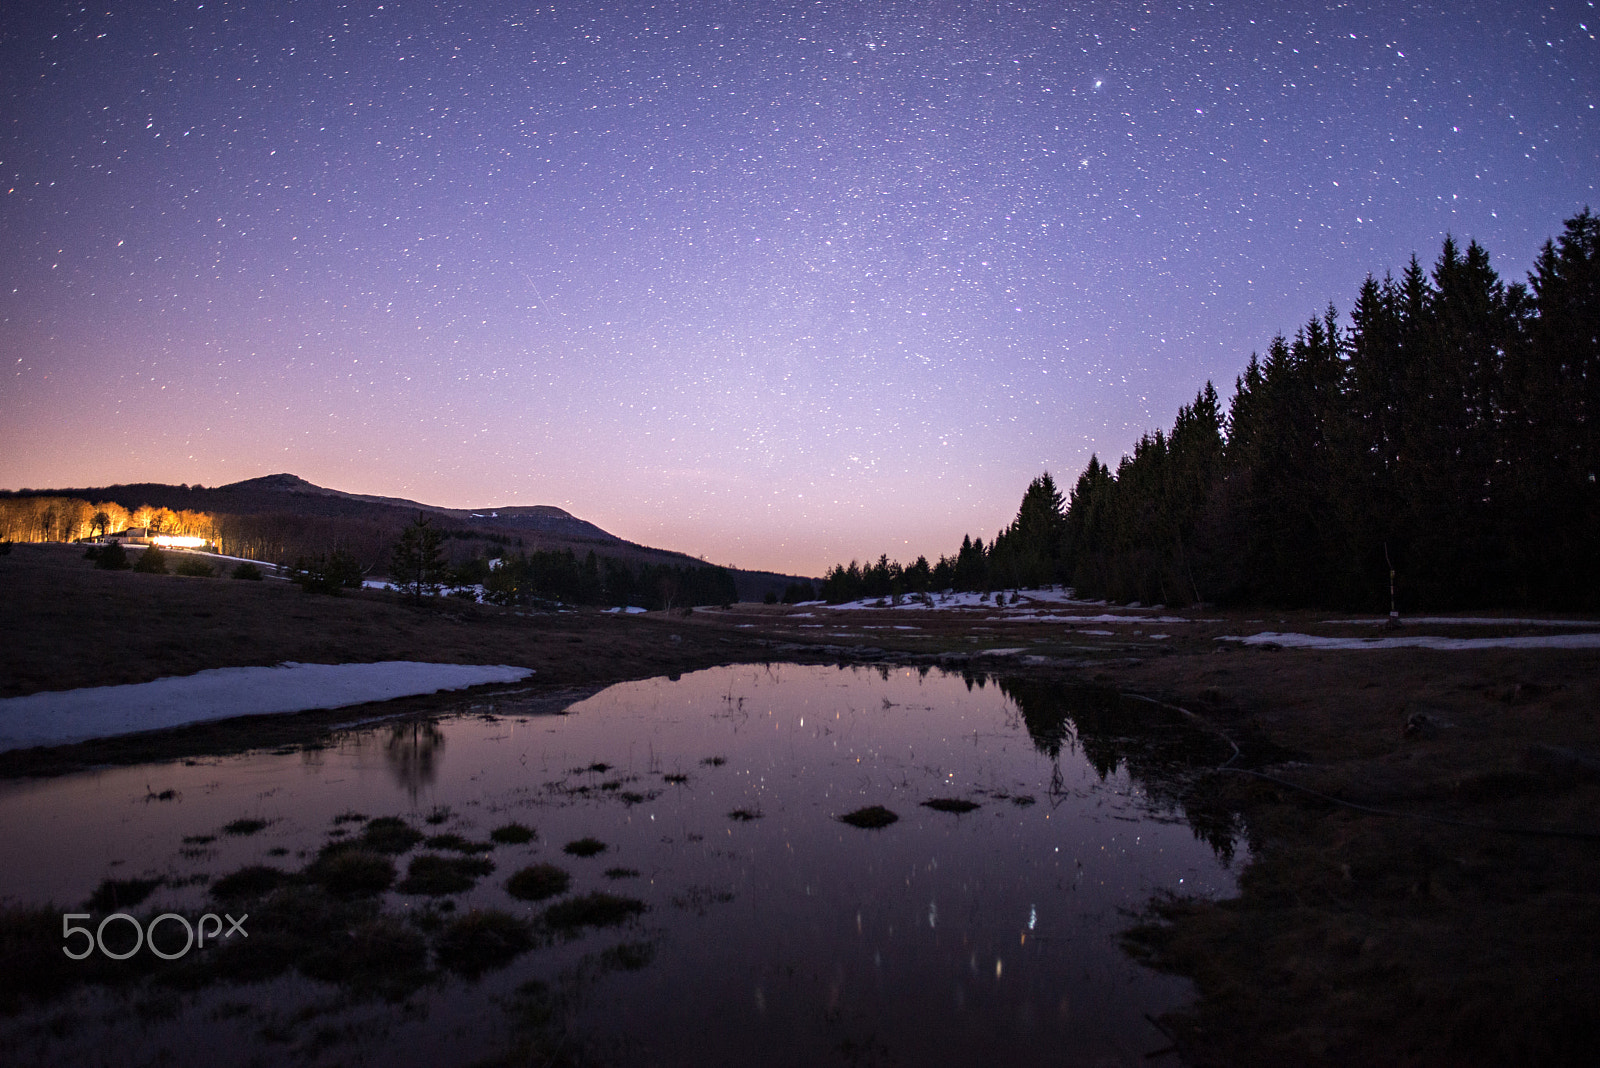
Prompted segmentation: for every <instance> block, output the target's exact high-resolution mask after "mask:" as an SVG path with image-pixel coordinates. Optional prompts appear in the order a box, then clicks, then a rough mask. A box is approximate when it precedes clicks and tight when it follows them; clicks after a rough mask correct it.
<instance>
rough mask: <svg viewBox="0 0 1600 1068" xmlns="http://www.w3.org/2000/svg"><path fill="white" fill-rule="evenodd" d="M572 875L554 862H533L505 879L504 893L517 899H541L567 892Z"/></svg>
mask: <svg viewBox="0 0 1600 1068" xmlns="http://www.w3.org/2000/svg"><path fill="white" fill-rule="evenodd" d="M571 885H572V876H570V875H568V874H567V873H566V872H565V871H563V870H562V869H560V868H558V867H556V866H555V865H554V864H533V865H529V866H528V867H526V868H523V869H522V870H521V871H519V872H517V873H516V874H514V875H513V876H511V878H510V879H507V880H506V893H508V894H510V895H511V896H512V897H514V898H516V899H517V900H518V901H543V900H545V899H546V898H551V897H556V896H558V895H561V894H564V893H566V892H567V888H568V887H569V886H571Z"/></svg>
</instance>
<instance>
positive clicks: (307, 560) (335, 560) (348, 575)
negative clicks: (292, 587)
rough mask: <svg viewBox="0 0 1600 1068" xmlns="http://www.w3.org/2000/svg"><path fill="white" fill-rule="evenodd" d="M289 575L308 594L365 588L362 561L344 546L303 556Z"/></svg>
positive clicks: (331, 593)
mask: <svg viewBox="0 0 1600 1068" xmlns="http://www.w3.org/2000/svg"><path fill="white" fill-rule="evenodd" d="M289 578H290V579H291V580H292V581H293V582H294V583H295V584H296V585H298V586H299V587H300V588H301V589H302V590H305V591H306V592H307V593H326V594H330V595H337V594H338V593H339V591H340V590H359V589H360V588H361V579H362V570H361V562H360V561H359V560H357V559H356V558H355V556H354V555H353V554H352V553H350V552H347V551H346V550H344V549H335V550H334V551H333V552H331V553H318V554H317V555H316V556H302V557H300V558H299V559H297V560H296V561H295V562H294V567H293V568H291V569H290V571H289Z"/></svg>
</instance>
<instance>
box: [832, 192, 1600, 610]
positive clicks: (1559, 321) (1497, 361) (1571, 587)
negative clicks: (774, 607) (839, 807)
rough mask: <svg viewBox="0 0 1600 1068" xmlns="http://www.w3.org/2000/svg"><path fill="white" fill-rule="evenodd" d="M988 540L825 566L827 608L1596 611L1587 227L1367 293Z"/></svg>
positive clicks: (1453, 262)
mask: <svg viewBox="0 0 1600 1068" xmlns="http://www.w3.org/2000/svg"><path fill="white" fill-rule="evenodd" d="M1350 318H1351V322H1350V325H1349V326H1348V327H1346V326H1342V325H1341V324H1340V323H1339V322H1338V321H1337V319H1336V317H1335V314H1334V311H1333V309H1332V308H1329V309H1328V311H1327V312H1326V313H1325V314H1324V315H1322V316H1319V317H1317V318H1313V319H1312V320H1311V321H1309V322H1308V323H1307V324H1306V325H1305V326H1304V327H1302V328H1301V329H1300V330H1299V331H1298V332H1297V333H1296V334H1295V336H1294V338H1293V339H1292V340H1291V339H1286V338H1283V337H1278V338H1276V339H1274V340H1273V342H1272V343H1271V344H1270V345H1269V346H1268V348H1267V353H1266V356H1265V358H1260V357H1258V356H1256V355H1252V356H1251V357H1250V362H1249V364H1248V366H1247V367H1246V368H1245V370H1244V373H1243V374H1241V375H1240V376H1239V377H1238V379H1237V381H1236V382H1235V389H1234V395H1233V398H1232V400H1231V401H1230V402H1229V403H1228V405H1227V408H1226V411H1224V409H1223V405H1222V403H1221V401H1220V400H1219V398H1218V396H1217V392H1216V390H1215V389H1214V388H1213V387H1212V386H1211V384H1210V383H1207V384H1206V386H1205V388H1204V389H1202V390H1201V391H1200V392H1199V394H1198V395H1197V396H1196V397H1195V399H1194V401H1193V402H1192V403H1191V404H1188V405H1185V406H1184V407H1183V408H1181V409H1180V410H1179V412H1178V417H1177V420H1176V421H1175V422H1174V424H1173V427H1172V429H1171V431H1170V432H1162V431H1159V430H1158V431H1156V432H1155V433H1153V434H1149V435H1146V436H1145V437H1143V438H1141V439H1140V440H1139V442H1138V443H1137V444H1136V445H1135V446H1134V450H1133V453H1132V454H1131V455H1129V456H1124V457H1123V458H1122V460H1121V461H1120V462H1119V463H1118V465H1117V468H1116V470H1115V471H1113V470H1111V469H1110V468H1109V467H1108V466H1107V465H1106V464H1104V463H1101V462H1100V460H1099V459H1098V457H1092V458H1091V459H1090V461H1089V465H1088V467H1087V468H1085V470H1084V471H1083V473H1082V474H1081V475H1079V477H1078V480H1077V482H1076V483H1075V484H1074V486H1073V487H1072V489H1071V491H1070V493H1069V495H1068V496H1067V498H1066V499H1065V500H1063V498H1062V497H1061V494H1060V492H1059V491H1058V490H1057V488H1056V486H1055V484H1054V482H1053V481H1052V480H1051V478H1050V476H1049V475H1048V474H1045V475H1043V476H1041V477H1040V478H1038V479H1035V480H1034V482H1033V483H1032V484H1031V485H1030V486H1029V487H1028V491H1027V493H1026V494H1025V495H1024V497H1023V501H1022V506H1021V508H1020V509H1019V510H1018V514H1017V517H1016V519H1015V520H1014V521H1013V522H1012V524H1011V525H1010V526H1009V527H1007V528H1006V529H1005V530H1004V531H1002V532H1001V533H1000V534H999V535H998V536H997V537H996V538H995V539H994V541H993V543H992V544H991V545H989V546H984V544H983V542H982V541H981V539H980V540H976V541H974V540H972V539H970V538H968V539H966V540H964V541H963V543H962V548H961V550H960V551H959V552H958V553H957V554H956V556H954V557H941V558H940V560H939V563H938V564H936V565H934V566H932V567H931V568H930V567H928V565H927V561H926V560H925V559H919V560H918V562H917V564H916V565H913V567H908V568H902V567H900V565H898V564H896V563H891V562H889V561H888V560H887V559H886V558H881V557H880V559H879V561H878V564H876V565H873V566H869V567H867V568H862V567H860V566H859V565H857V564H855V563H853V562H852V563H851V564H850V565H849V566H848V567H844V566H840V567H836V568H834V570H833V571H831V572H829V574H828V577H827V580H826V582H825V585H824V589H823V595H824V596H825V597H827V598H828V599H829V600H832V601H836V602H837V601H844V600H852V599H855V598H859V597H872V596H888V595H890V594H893V593H905V592H915V591H916V590H918V589H945V588H954V589H958V590H978V589H998V588H1002V587H1016V586H1030V585H1039V584H1045V583H1052V582H1060V583H1066V584H1069V585H1071V586H1073V587H1075V588H1076V590H1077V591H1078V593H1079V595H1081V596H1085V597H1096V598H1106V599H1109V600H1114V601H1133V600H1137V601H1144V602H1161V603H1166V604H1183V603H1190V602H1196V601H1212V602H1235V603H1237V602H1258V603H1270V604H1279V605H1286V606H1293V605H1305V606H1312V605H1327V606H1341V607H1352V608H1354V607H1365V608H1384V607H1387V606H1388V604H1389V596H1390V594H1389V590H1390V574H1391V569H1392V570H1393V573H1394V577H1395V583H1396V586H1397V593H1398V598H1399V603H1400V606H1401V607H1402V608H1406V609H1415V608H1422V607H1431V608H1452V607H1467V606H1475V605H1477V606H1482V605H1506V606H1513V605H1525V606H1537V607H1545V608H1579V607H1585V608H1592V607H1596V606H1597V605H1600V487H1597V485H1596V474H1597V471H1600V219H1597V218H1596V217H1595V216H1594V215H1592V214H1591V213H1590V212H1589V211H1588V210H1587V209H1586V210H1585V211H1584V212H1582V213H1581V214H1579V215H1577V216H1575V217H1574V218H1572V219H1569V220H1568V221H1567V223H1566V225H1565V229H1564V231H1563V232H1562V234H1561V236H1560V237H1559V238H1557V239H1556V240H1554V241H1549V242H1546V244H1545V247H1544V249H1543V250H1542V251H1541V252H1540V254H1539V256H1538V259H1537V261H1536V262H1535V264H1534V268H1533V270H1532V272H1531V273H1530V274H1529V277H1528V281H1527V283H1526V284H1524V283H1512V284H1509V285H1507V284H1506V283H1504V282H1503V281H1502V280H1501V279H1500V278H1499V276H1498V275H1497V274H1496V273H1495V271H1494V269H1493V268H1492V267H1491V266H1490V264H1489V256H1488V254H1487V253H1486V252H1485V251H1484V250H1483V249H1482V248H1481V247H1480V246H1479V245H1478V244H1477V243H1476V242H1474V243H1471V244H1469V245H1468V246H1467V248H1466V249H1465V250H1464V251H1463V250H1462V249H1461V248H1460V247H1459V246H1458V245H1456V243H1455V242H1454V241H1452V240H1449V239H1446V241H1445V243H1444V247H1443V250H1442V251H1441V253H1440V255H1439V259H1438V261H1437V262H1436V263H1435V264H1434V267H1433V270H1432V271H1431V272H1429V271H1426V270H1424V269H1423V267H1422V266H1421V264H1419V263H1418V262H1417V260H1416V258H1415V257H1413V258H1412V260H1411V263H1410V264H1409V265H1408V266H1407V268H1406V270H1405V271H1404V273H1403V274H1402V275H1401V277H1400V278H1399V279H1395V278H1393V277H1392V276H1386V277H1385V278H1383V279H1382V280H1381V281H1380V280H1377V279H1375V278H1372V277H1370V276H1369V277H1368V278H1367V280H1366V282H1365V283H1364V284H1363V285H1362V286H1361V290H1360V293H1359V295H1358V296H1357V298H1356V303H1355V308H1354V311H1353V312H1352V313H1351V317H1350Z"/></svg>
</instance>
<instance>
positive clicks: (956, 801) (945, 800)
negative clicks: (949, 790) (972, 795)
mask: <svg viewBox="0 0 1600 1068" xmlns="http://www.w3.org/2000/svg"><path fill="white" fill-rule="evenodd" d="M922 807H923V808H931V809H933V810H934V811H935V812H953V813H955V814H956V815H958V816H959V815H961V814H962V813H965V812H972V811H974V810H975V809H977V808H978V803H977V802H976V801H968V800H967V799H966V798H964V797H934V798H929V799H928V800H927V801H924V802H923V803H922Z"/></svg>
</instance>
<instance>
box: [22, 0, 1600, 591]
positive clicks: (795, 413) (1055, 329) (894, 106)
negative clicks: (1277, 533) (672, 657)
mask: <svg viewBox="0 0 1600 1068" xmlns="http://www.w3.org/2000/svg"><path fill="white" fill-rule="evenodd" d="M1597 29H1600V11H1597V10H1596V9H1595V7H1594V6H1593V4H1592V3H1588V2H1585V0H1577V2H1560V3H1555V4H1552V5H1548V6H1547V5H1534V4H1527V3H1511V2H1498V3H1474V2H1471V0H1467V2H1464V3H1439V4H1385V3H1379V4H1370V5H1363V4H1330V5H1319V6H1306V7H1301V8H1299V9H1296V10H1290V9H1288V8H1286V7H1285V6H1284V5H1281V4H1267V3H1262V4H1255V5H1250V4H1230V3H1218V4H1192V5H1177V6H1169V5H1164V4H1163V5H1156V4H1150V5H1141V4H1127V3H1098V4H1086V3H1056V4H1051V5H1035V4H1019V3H994V2H987V3H910V2H903V3H877V2H854V3H843V2H835V0H822V2H772V3H766V2H757V0H743V2H738V3H728V2H722V3H703V2H702V3H692V4H690V3H682V4H673V3H659V4H641V3H633V2H629V0H614V2H609V3H565V2H557V3H554V4H546V5H543V6H530V5H526V4H520V3H495V2H487V0H486V2H478V3H465V2H462V3H449V2H443V0H441V2H434V3H421V2H418V0H398V2H395V0H384V2H383V3H375V2H373V3H368V2H361V3H331V2H313V0H306V2H300V3H292V2H285V0H276V2H269V0H246V2H232V0H224V2H218V0H207V2H206V3H204V4H200V3H195V2H192V0H190V2H185V3H173V2H166V0H137V2H135V0H129V2H115V3H104V4H101V5H100V6H98V7H91V8H84V7H80V6H78V5H76V4H71V5H68V4H59V3H37V2H33V0H23V2H20V3H16V4H8V5H7V6H6V9H5V12H4V13H3V14H0V86H3V94H4V95H3V101H4V103H3V112H0V119H3V122H4V126H3V131H0V361H3V363H4V364H5V365H7V367H6V374H5V378H4V379H3V382H4V384H3V386H0V486H4V487H9V488H19V487H24V486H33V487H41V486H83V485H103V484H107V483H111V482H131V481H144V480H150V481H164V482H189V483H203V484H205V485H218V484H222V483H226V482H231V481H236V480H238V479H243V478H250V477H254V476H256V475H262V474H268V473H272V472H277V471H292V472H294V473H296V474H299V475H301V476H302V477H305V478H308V479H310V480H311V481H313V482H316V483H318V484H321V485H328V486H333V487H336V488H339V489H344V490H349V491H352V492H359V493H379V494H388V495H396V496H405V497H411V498H414V499H418V500H422V501H426V502H429V503H433V504H439V505H446V506H456V507H464V506H490V505H509V504H556V505H560V506H562V507H565V508H567V509H568V510H570V511H572V512H573V513H575V514H576V515H579V516H581V517H582V518H585V519H588V520H590V521H592V522H595V523H598V524H600V525H601V526H603V527H605V528H607V529H608V530H611V531H612V532H614V533H617V534H620V535H622V536H624V537H627V538H630V539H633V540H636V541H641V542H645V543H648V544H654V545H660V546H663V547H667V548H674V549H679V550H683V551H687V552H690V553H694V554H703V555H705V556H706V557H707V558H709V559H711V560H713V561H715V562H717V563H730V564H736V565H738V566H742V567H759V568H772V569H781V570H792V571H798V572H801V573H809V574H819V573H820V572H821V571H822V570H823V569H824V568H825V567H827V566H828V565H830V564H832V563H834V562H836V561H838V560H848V559H849V558H851V557H861V558H865V557H874V558H875V557H876V555H877V554H878V553H879V552H884V551H887V552H888V553H889V554H890V555H891V556H898V557H900V558H901V559H905V560H910V559H911V558H913V557H915V556H916V555H917V554H918V553H927V554H928V555H929V556H930V557H935V558H936V557H937V555H938V554H939V553H940V552H951V551H953V550H954V549H955V548H956V546H957V545H958V544H959V542H960V538H961V535H962V534H963V533H967V532H970V533H972V534H974V535H981V536H983V537H985V538H988V537H989V536H992V535H993V533H994V532H995V530H997V529H998V528H999V527H1001V526H1003V525H1004V524H1005V523H1007V522H1009V521H1010V519H1011V517H1012V516H1013V515H1014V513H1015V509H1016V505H1017V502H1018V500H1019V499H1020V498H1021V495H1022V491H1023V490H1024V489H1025V488H1026V486H1027V483H1028V481H1029V480H1030V479H1031V478H1033V477H1034V476H1036V475H1037V474H1039V472H1040V471H1042V470H1046V469H1048V470H1050V471H1051V472H1052V473H1053V474H1054V475H1055V476H1056V478H1057V480H1058V482H1061V483H1063V484H1068V485H1070V483H1071V481H1072V480H1073V479H1075V478H1076V476H1077V474H1078V472H1079V470H1080V469H1081V468H1082V466H1083V465H1084V463H1085V462H1087V460H1088V458H1089V455H1090V453H1091V452H1098V453H1099V454H1100V455H1101V456H1102V458H1109V459H1111V460H1112V462H1113V466H1114V465H1115V459H1116V457H1118V456H1120V455H1121V453H1122V452H1123V451H1125V450H1128V449H1130V448H1131V447H1132V444H1133V442H1134V440H1135V439H1136V438H1137V437H1138V436H1139V434H1141V433H1143V432H1145V431H1147V430H1153V429H1155V428H1157V427H1165V426H1170V424H1171V421H1172V418H1173V416H1174V415H1175V413H1176V410H1177V408H1178V406H1179V405H1180V404H1182V403H1184V402H1186V401H1187V400H1189V399H1191V398H1192V397H1193V395H1194V393H1195V392H1196V391H1197V390H1198V389H1199V388H1200V387H1201V386H1202V385H1203V384H1204V382H1205V381H1206V380H1207V379H1208V378H1210V379H1212V380H1214V381H1215V382H1216V383H1217V386H1218V388H1219V390H1221V391H1222V392H1223V394H1224V396H1227V395H1229V394H1230V393H1231V389H1232V383H1233V380H1234V377H1235V375H1237V374H1238V372H1239V371H1240V370H1241V369H1242V368H1243V366H1244V363H1245V361H1246V360H1247V358H1248V357H1249V354H1250V352H1251V351H1253V350H1256V351H1259V350H1264V349H1265V347H1266V345H1267V343H1268V341H1269V340H1270V339H1271V338H1272V336H1273V335H1274V334H1276V333H1280V332H1281V333H1286V334H1292V333H1293V331H1294V330H1295V329H1296V328H1297V327H1298V326H1299V325H1300V324H1302V323H1304V322H1305V320H1306V319H1307V318H1309V317H1310V316H1311V315H1313V314H1315V313H1317V312H1319V311H1321V310H1322V309H1323V308H1325V307H1326V306H1327V304H1328V303H1329V302H1330V301H1332V302H1333V303H1334V304H1335V305H1336V306H1337V307H1338V308H1339V310H1340V311H1341V312H1344V311H1347V310H1348V308H1349V305H1350V302H1351V300H1352V299H1353V297H1354V295H1355V292H1356V289H1357V287H1358V285H1359V283H1360V281H1361V279H1362V278H1363V277H1364V276H1365V275H1366V274H1367V273H1368V272H1371V273H1374V274H1377V275H1379V276H1381V275H1382V274H1383V273H1384V272H1385V271H1390V270H1392V271H1394V272H1395V273H1399V270H1400V269H1401V268H1402V267H1403V266H1404V264H1405V262H1406V261H1407V260H1408V259H1409V257H1410V256H1411V254H1412V253H1413V252H1415V253H1417V254H1418V255H1419V256H1420V257H1421V258H1422V260H1423V261H1424V263H1425V264H1429V265H1431V263H1432V261H1433V259H1434V258H1435V257H1436V256H1437V255H1438V249H1439V243H1440V241H1441V240H1442V239H1443V237H1444V235H1445V234H1446V233H1447V232H1449V233H1454V234H1455V235H1456V236H1457V237H1458V238H1461V239H1462V240H1466V239H1470V238H1476V239H1477V240H1478V241H1479V242H1480V243H1482V244H1483V245H1484V246H1485V247H1486V248H1487V249H1488V250H1489V251H1490V253H1491V255H1492V256H1493V261H1494V263H1495V265H1496V266H1497V267H1498V268H1499V270H1500V271H1501V273H1502V275H1503V276H1505V277H1507V278H1508V279H1509V280H1516V279H1521V278H1523V277H1524V276H1525V275H1526V272H1527V270H1528V268H1529V267H1530V266H1531V263H1532V259H1533V256H1534V254H1535V252H1536V251H1537V248H1538V246H1539V245H1540V244H1541V243H1542V242H1543V241H1544V240H1545V239H1546V238H1547V237H1550V236H1552V235H1553V234H1555V233H1557V232H1558V231H1559V229H1560V226H1561V222H1562V220H1564V219H1565V218H1566V217H1568V216H1570V215H1572V214H1574V213H1576V212H1577V211H1578V210H1580V209H1581V208H1582V207H1584V206H1585V205H1586V204H1589V205H1592V206H1594V207H1596V208H1600V196H1597V195H1596V193H1595V187H1596V182H1597V180H1600V114H1597V111H1596V107H1597V105H1600V51H1597V44H1596V39H1595V32H1596V30H1597Z"/></svg>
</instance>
